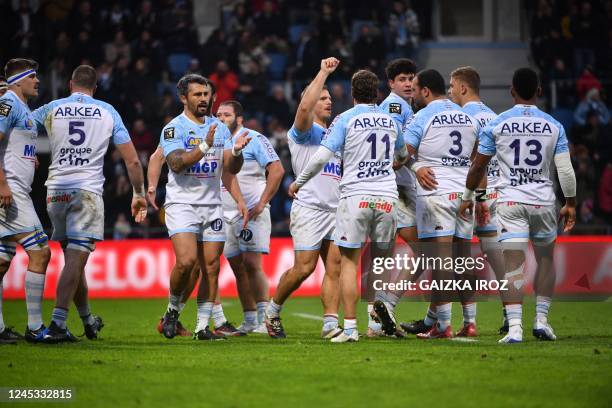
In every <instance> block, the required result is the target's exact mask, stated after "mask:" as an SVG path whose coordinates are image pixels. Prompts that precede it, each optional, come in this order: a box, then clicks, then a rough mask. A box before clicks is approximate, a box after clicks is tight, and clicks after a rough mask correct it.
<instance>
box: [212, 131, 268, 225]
mask: <svg viewBox="0 0 612 408" xmlns="http://www.w3.org/2000/svg"><path fill="white" fill-rule="evenodd" d="M245 131H246V132H248V137H250V138H251V141H250V142H249V144H248V145H247V146H246V147H245V148H244V149H243V150H242V157H243V158H244V164H243V165H242V169H240V172H239V173H238V174H237V175H236V177H237V178H238V184H239V185H240V191H241V192H242V197H243V198H244V201H245V203H246V206H247V208H248V209H249V210H250V209H251V208H253V207H255V206H256V205H257V203H259V200H260V198H261V195H262V193H263V192H264V190H265V189H266V167H267V166H268V164H270V163H272V162H275V161H278V160H280V159H279V158H278V155H277V154H276V152H275V151H274V148H273V147H272V145H271V144H270V142H269V141H268V139H267V138H266V137H265V136H264V135H262V134H261V133H259V132H256V131H254V130H251V129H247V128H244V127H243V128H239V129H238V130H237V131H236V133H235V136H233V137H232V144H233V143H235V142H236V139H237V138H238V136H239V135H241V134H243V133H244V132H245ZM221 190H222V198H223V213H224V216H225V218H226V219H228V220H233V219H234V218H235V217H237V216H238V215H239V213H238V206H237V205H236V202H235V201H234V199H233V198H232V196H231V195H230V193H229V192H228V191H227V190H226V189H225V188H224V187H223V186H221Z"/></svg>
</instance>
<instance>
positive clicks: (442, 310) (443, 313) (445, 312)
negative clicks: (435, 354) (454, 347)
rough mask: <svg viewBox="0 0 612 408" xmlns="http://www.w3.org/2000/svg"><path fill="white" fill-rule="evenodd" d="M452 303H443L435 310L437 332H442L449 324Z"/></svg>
mask: <svg viewBox="0 0 612 408" xmlns="http://www.w3.org/2000/svg"><path fill="white" fill-rule="evenodd" d="M451 312H452V303H445V304H443V305H440V306H438V307H437V308H436V314H437V316H438V323H437V324H438V326H437V327H438V331H439V332H443V331H444V330H446V328H447V327H448V326H449V325H450V322H451Z"/></svg>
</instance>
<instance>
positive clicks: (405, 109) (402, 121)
mask: <svg viewBox="0 0 612 408" xmlns="http://www.w3.org/2000/svg"><path fill="white" fill-rule="evenodd" d="M380 108H381V109H382V110H383V112H385V113H387V114H389V116H391V117H392V118H393V119H394V120H395V121H396V122H397V124H398V125H399V127H400V129H404V127H405V126H406V125H407V124H408V122H410V119H412V116H413V115H414V113H413V112H412V108H411V107H410V105H409V104H408V102H406V101H405V100H404V98H402V97H401V96H399V95H397V94H395V93H394V92H391V93H389V96H387V97H386V98H385V100H384V101H382V103H381V104H380ZM395 182H396V183H397V185H398V186H400V187H401V188H403V189H404V190H405V191H406V195H407V196H408V197H410V198H411V199H412V200H414V199H415V198H416V177H415V175H414V173H413V172H412V171H411V170H410V169H409V168H408V167H406V166H402V167H400V168H399V169H397V170H395Z"/></svg>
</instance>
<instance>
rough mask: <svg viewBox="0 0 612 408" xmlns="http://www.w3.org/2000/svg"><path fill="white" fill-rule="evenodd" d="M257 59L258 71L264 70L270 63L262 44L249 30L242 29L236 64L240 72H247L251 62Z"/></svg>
mask: <svg viewBox="0 0 612 408" xmlns="http://www.w3.org/2000/svg"><path fill="white" fill-rule="evenodd" d="M252 61H257V63H258V65H259V68H261V69H258V71H261V70H265V69H266V67H267V66H268V64H270V58H268V56H267V55H266V53H265V51H264V49H263V46H262V45H261V44H260V41H258V40H257V39H256V38H253V35H252V33H251V32H249V31H243V32H242V33H241V35H240V40H239V43H238V64H239V66H240V72H242V73H243V74H248V73H249V71H250V69H251V66H252V65H251V62H252Z"/></svg>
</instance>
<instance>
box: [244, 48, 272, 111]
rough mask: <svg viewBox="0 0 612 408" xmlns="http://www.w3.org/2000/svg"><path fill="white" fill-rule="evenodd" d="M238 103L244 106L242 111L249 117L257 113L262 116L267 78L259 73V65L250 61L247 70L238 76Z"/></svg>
mask: <svg viewBox="0 0 612 408" xmlns="http://www.w3.org/2000/svg"><path fill="white" fill-rule="evenodd" d="M238 90H239V93H240V97H239V98H238V99H240V101H241V102H242V104H243V106H244V110H245V111H246V112H247V113H248V115H247V116H249V115H255V114H256V113H257V112H261V113H262V114H263V112H262V111H263V108H264V100H265V97H266V91H267V90H268V78H267V77H266V74H265V73H264V72H262V71H261V68H260V67H259V63H258V62H257V61H256V60H254V59H252V60H251V61H250V62H249V68H248V70H247V71H246V72H245V73H244V74H243V75H241V76H240V87H239V88H238Z"/></svg>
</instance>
